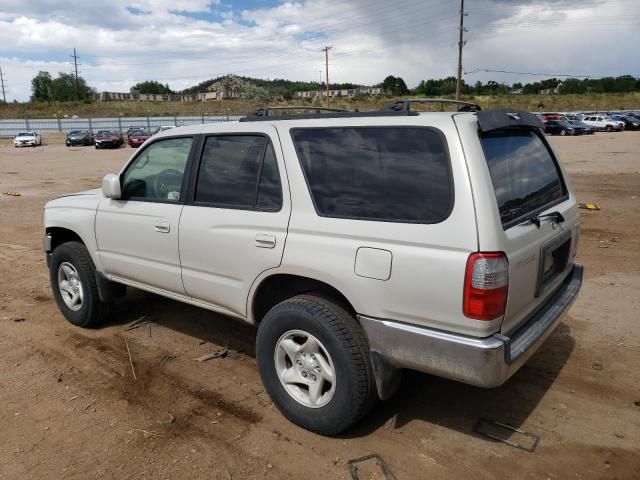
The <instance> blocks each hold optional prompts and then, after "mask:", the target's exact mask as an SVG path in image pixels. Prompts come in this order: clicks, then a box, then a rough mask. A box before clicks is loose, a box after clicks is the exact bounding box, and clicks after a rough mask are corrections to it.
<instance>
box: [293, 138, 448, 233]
mask: <svg viewBox="0 0 640 480" xmlns="http://www.w3.org/2000/svg"><path fill="white" fill-rule="evenodd" d="M292 136H293V141H294V143H295V146H296V151H297V153H298V157H299V159H300V163H301V164H302V169H303V171H304V174H305V177H306V179H307V183H308V185H309V188H310V190H311V195H312V197H313V201H314V204H315V207H316V211H317V212H318V214H319V215H322V216H327V217H336V218H352V219H360V220H376V221H389V222H404V223H438V222H441V221H443V220H444V219H445V218H447V217H448V216H449V213H450V211H451V208H452V205H453V188H452V181H451V173H450V165H449V156H448V152H447V147H446V144H445V141H444V137H443V135H442V133H441V132H439V131H438V130H435V129H432V128H425V127H343V128H300V129H293V130H292Z"/></svg>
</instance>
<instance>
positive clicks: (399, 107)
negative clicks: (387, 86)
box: [380, 98, 482, 112]
mask: <svg viewBox="0 0 640 480" xmlns="http://www.w3.org/2000/svg"><path fill="white" fill-rule="evenodd" d="M412 103H439V104H440V111H444V106H445V105H447V104H454V105H460V108H458V111H459V112H479V111H480V110H482V108H481V107H480V105H478V104H476V103H472V102H463V101H462V100H449V99H446V98H412V99H408V100H396V101H393V102H389V103H387V104H385V105H384V106H383V107H382V108H381V109H380V111H382V112H387V111H391V112H401V111H406V112H409V111H411V104H412Z"/></svg>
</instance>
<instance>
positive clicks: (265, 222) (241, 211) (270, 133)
mask: <svg viewBox="0 0 640 480" xmlns="http://www.w3.org/2000/svg"><path fill="white" fill-rule="evenodd" d="M255 131H256V133H252V134H246V133H241V132H238V133H237V134H225V135H210V136H207V137H206V138H205V139H204V144H203V147H202V152H201V155H200V161H199V165H198V172H197V180H196V184H195V189H194V191H193V192H192V195H193V198H192V199H191V202H188V203H187V205H185V207H184V210H183V212H182V216H181V219H180V257H181V261H182V280H183V282H184V286H185V290H186V292H187V294H188V295H189V296H190V297H192V298H193V299H195V300H200V301H204V302H206V303H208V304H212V305H215V306H217V307H218V308H220V309H221V310H223V311H227V312H229V313H233V314H236V315H240V316H245V315H246V302H247V295H248V292H249V289H250V288H251V284H252V283H253V281H254V280H255V279H256V277H257V276H258V275H260V273H262V272H263V271H265V270H268V269H270V268H275V267H277V266H278V265H280V262H281V259H282V253H283V251H284V244H285V238H286V234H287V226H288V222H289V212H290V210H291V206H290V199H289V195H288V188H287V181H286V175H284V174H283V172H285V168H284V163H283V158H282V150H281V148H280V145H279V141H278V137H277V133H276V131H275V129H274V128H273V127H272V126H269V125H260V126H258V125H256V126H255Z"/></svg>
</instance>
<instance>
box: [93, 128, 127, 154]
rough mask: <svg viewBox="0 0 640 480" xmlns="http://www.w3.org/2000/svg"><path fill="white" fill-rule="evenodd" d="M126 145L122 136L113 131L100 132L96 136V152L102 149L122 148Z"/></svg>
mask: <svg viewBox="0 0 640 480" xmlns="http://www.w3.org/2000/svg"><path fill="white" fill-rule="evenodd" d="M123 143H124V139H123V138H122V135H121V134H119V133H118V132H114V131H112V130H100V131H99V132H98V133H97V134H96V150H97V149H100V148H120V146H121V145H122V144H123Z"/></svg>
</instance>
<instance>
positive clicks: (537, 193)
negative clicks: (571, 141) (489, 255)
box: [480, 130, 566, 228]
mask: <svg viewBox="0 0 640 480" xmlns="http://www.w3.org/2000/svg"><path fill="white" fill-rule="evenodd" d="M480 140H481V142H482V147H483V149H484V153H485V156H486V158H487V165H488V166H489V172H490V174H491V181H492V183H493V189H494V191H495V194H496V200H497V201H498V209H499V211H500V219H501V220H502V225H503V226H504V227H505V228H508V227H510V226H512V225H515V224H516V223H518V221H520V220H521V219H522V218H523V217H525V218H526V216H527V215H533V214H534V212H536V211H540V210H542V209H543V208H548V206H549V205H551V204H554V203H557V201H559V200H560V199H562V198H563V197H564V196H565V195H566V188H565V186H564V183H563V182H562V178H561V174H560V170H559V169H558V165H557V163H556V161H555V160H554V158H553V157H552V155H551V152H550V150H549V149H548V147H547V145H546V144H545V143H544V141H543V140H542V138H541V137H540V136H538V135H537V134H536V133H535V132H533V131H530V130H521V131H518V130H514V131H499V130H498V131H495V132H489V133H486V134H484V135H482V136H481V137H480Z"/></svg>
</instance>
